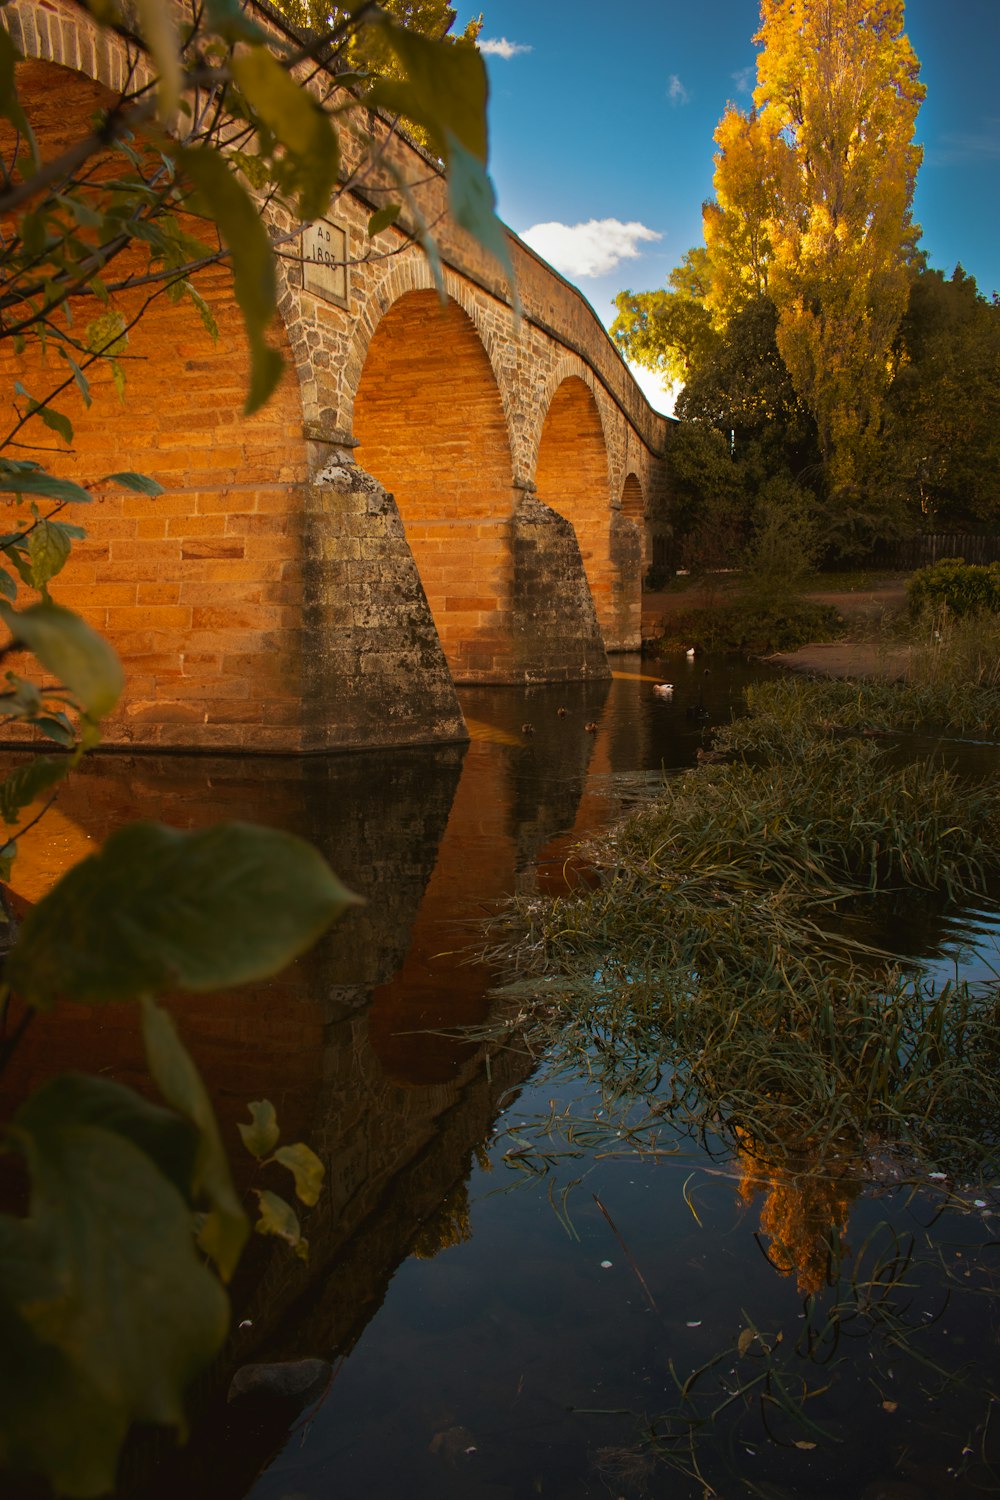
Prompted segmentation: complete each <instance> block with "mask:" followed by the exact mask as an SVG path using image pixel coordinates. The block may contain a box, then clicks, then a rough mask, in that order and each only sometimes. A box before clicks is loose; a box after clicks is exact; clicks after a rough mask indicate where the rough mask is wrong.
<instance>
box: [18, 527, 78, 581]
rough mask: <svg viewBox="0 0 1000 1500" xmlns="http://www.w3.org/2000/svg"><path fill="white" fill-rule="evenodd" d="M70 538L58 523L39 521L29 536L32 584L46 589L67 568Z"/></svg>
mask: <svg viewBox="0 0 1000 1500" xmlns="http://www.w3.org/2000/svg"><path fill="white" fill-rule="evenodd" d="M70 550H71V548H70V537H69V534H68V532H67V530H66V528H65V526H61V525H60V524H59V522H58V521H38V522H36V524H35V525H34V526H33V527H32V529H31V532H30V533H29V535H28V557H29V559H30V561H31V584H32V586H33V587H34V588H36V589H43V590H44V588H45V586H46V584H47V583H48V581H49V579H50V578H54V577H55V576H56V574H57V573H59V572H61V570H62V568H63V567H64V566H65V563H66V559H67V558H68V557H69V554H70Z"/></svg>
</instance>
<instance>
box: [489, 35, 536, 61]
mask: <svg viewBox="0 0 1000 1500" xmlns="http://www.w3.org/2000/svg"><path fill="white" fill-rule="evenodd" d="M477 46H478V47H479V50H480V52H483V53H485V54H486V56H487V57H502V58H504V59H505V60H506V61H508V62H509V61H510V59H511V58H512V57H519V56H520V55H521V53H522V52H530V51H531V48H530V47H529V46H527V45H526V44H525V43H524V42H508V40H507V38H506V37H505V36H488V37H486V38H485V39H484V40H483V41H481V42H478V43H477Z"/></svg>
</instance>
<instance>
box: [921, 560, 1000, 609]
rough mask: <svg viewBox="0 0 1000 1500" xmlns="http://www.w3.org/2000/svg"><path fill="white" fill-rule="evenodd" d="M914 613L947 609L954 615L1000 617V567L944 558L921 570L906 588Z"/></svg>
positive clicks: (998, 565)
mask: <svg viewBox="0 0 1000 1500" xmlns="http://www.w3.org/2000/svg"><path fill="white" fill-rule="evenodd" d="M906 594H907V598H908V600H909V604H910V613H911V614H912V615H913V616H917V615H919V614H920V613H921V612H922V611H923V610H925V609H927V608H931V609H933V608H939V607H941V606H944V607H945V608H947V609H948V610H950V611H951V613H952V614H954V615H975V614H997V613H1000V563H989V564H987V565H986V566H983V565H982V564H980V563H967V562H966V561H965V559H964V557H943V558H942V559H941V560H940V562H936V563H934V564H933V565H932V566H931V567H929V568H920V569H919V570H918V571H917V572H916V573H914V575H913V577H912V578H911V579H910V581H909V583H908V584H907V586H906Z"/></svg>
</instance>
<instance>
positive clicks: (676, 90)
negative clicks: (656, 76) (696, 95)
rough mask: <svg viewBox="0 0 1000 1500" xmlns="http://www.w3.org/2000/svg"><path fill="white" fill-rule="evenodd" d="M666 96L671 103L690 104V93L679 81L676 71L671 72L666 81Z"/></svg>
mask: <svg viewBox="0 0 1000 1500" xmlns="http://www.w3.org/2000/svg"><path fill="white" fill-rule="evenodd" d="M667 98H668V99H669V100H670V102H671V104H690V102H691V95H690V94H689V93H688V91H687V89H686V88H685V87H684V85H683V83H681V81H680V79H679V78H678V77H677V74H676V73H671V75H670V78H669V80H668V83H667Z"/></svg>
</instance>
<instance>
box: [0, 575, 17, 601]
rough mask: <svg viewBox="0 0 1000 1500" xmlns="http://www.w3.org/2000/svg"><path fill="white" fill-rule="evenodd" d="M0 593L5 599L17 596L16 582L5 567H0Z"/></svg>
mask: <svg viewBox="0 0 1000 1500" xmlns="http://www.w3.org/2000/svg"><path fill="white" fill-rule="evenodd" d="M0 594H2V595H3V596H4V598H5V599H16V598H17V584H16V583H15V582H14V580H13V578H11V576H10V574H9V573H8V572H7V571H6V569H5V568H0Z"/></svg>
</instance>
